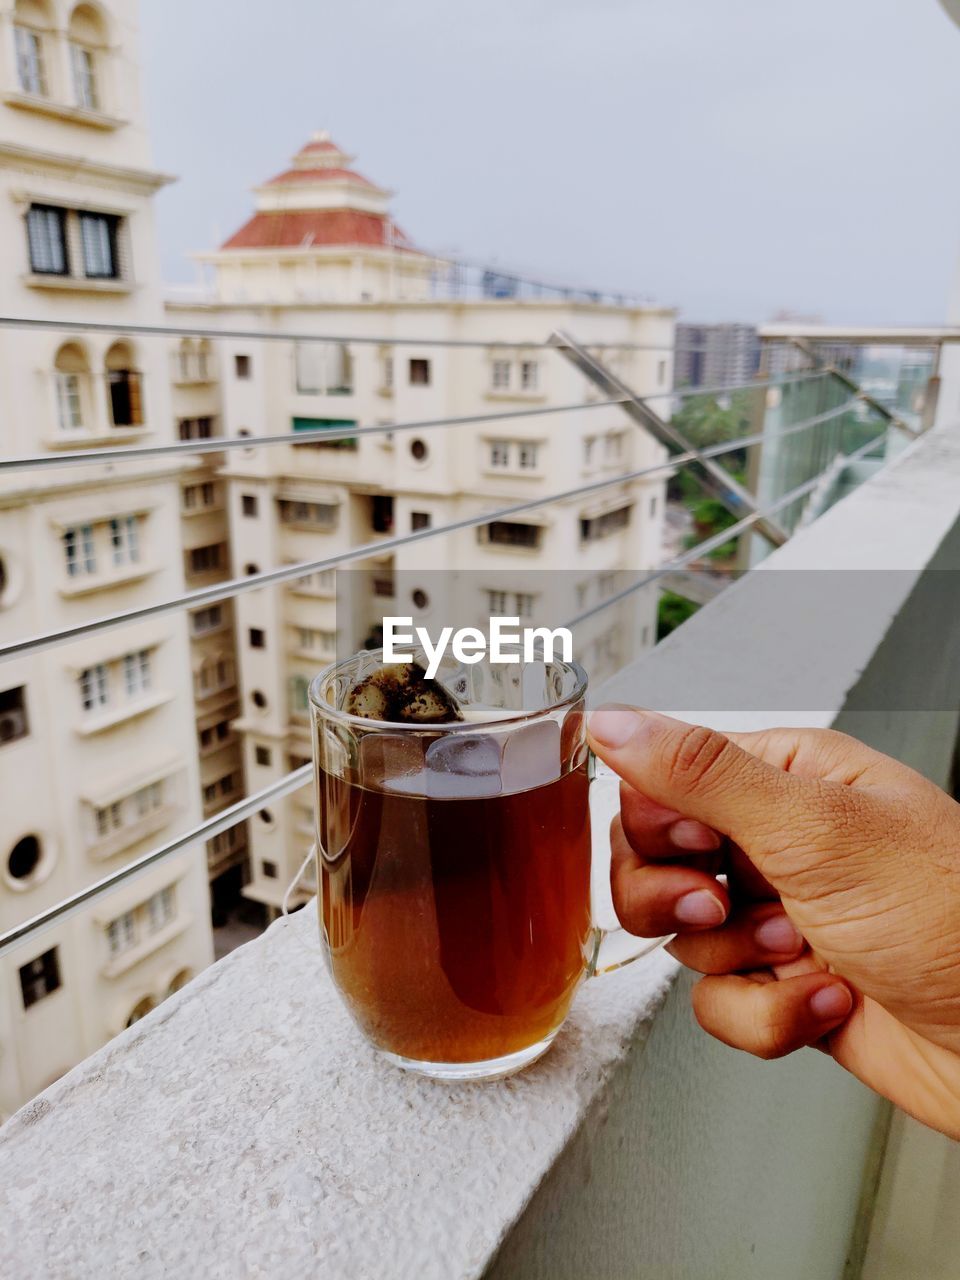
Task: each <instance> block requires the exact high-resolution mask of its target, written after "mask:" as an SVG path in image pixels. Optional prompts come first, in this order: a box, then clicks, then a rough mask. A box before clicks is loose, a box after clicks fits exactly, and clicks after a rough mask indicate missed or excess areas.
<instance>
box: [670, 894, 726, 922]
mask: <svg viewBox="0 0 960 1280" xmlns="http://www.w3.org/2000/svg"><path fill="white" fill-rule="evenodd" d="M673 914H674V916H675V917H676V918H677V920H679V921H680V923H681V924H720V923H722V921H723V920H725V919H726V915H727V911H726V908H725V907H724V905H723V903H722V902H721V901H720V899H719V898H717V897H715V896H714V894H712V893H711V892H710V891H709V889H695V890H694V891H693V893H687V894H684V896H683V897H682V898H681V899H680V901H679V902H678V903H677V905H676V906H675V907H674V909H673Z"/></svg>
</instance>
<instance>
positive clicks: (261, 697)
mask: <svg viewBox="0 0 960 1280" xmlns="http://www.w3.org/2000/svg"><path fill="white" fill-rule="evenodd" d="M250 701H251V702H252V703H253V705H254V706H255V707H256V708H257V709H258V710H260V711H264V710H266V706H267V695H266V694H265V693H264V692H263V690H262V689H254V691H253V693H251V695H250Z"/></svg>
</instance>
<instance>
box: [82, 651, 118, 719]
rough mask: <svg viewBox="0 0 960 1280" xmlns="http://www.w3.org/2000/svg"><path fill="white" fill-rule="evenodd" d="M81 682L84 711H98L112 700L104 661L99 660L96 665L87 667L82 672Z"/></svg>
mask: <svg viewBox="0 0 960 1280" xmlns="http://www.w3.org/2000/svg"><path fill="white" fill-rule="evenodd" d="M79 684H80V701H81V703H82V704H83V709H84V711H96V710H97V708H98V707H105V706H106V705H107V703H108V702H109V701H110V686H109V682H108V676H107V668H106V666H105V665H104V663H102V662H98V663H97V664H96V666H93V667H85V668H84V670H83V671H81V672H80V676H79Z"/></svg>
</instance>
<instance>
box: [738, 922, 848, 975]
mask: <svg viewBox="0 0 960 1280" xmlns="http://www.w3.org/2000/svg"><path fill="white" fill-rule="evenodd" d="M753 936H754V938H755V939H756V941H757V942H758V943H759V945H760V946H761V947H763V948H764V950H765V951H776V952H778V953H779V954H780V955H784V956H788V955H793V953H794V952H795V951H799V950H800V947H801V944H802V943H803V938H801V936H800V934H799V933H798V932H797V931H796V929H795V928H794V927H793V925H792V924H791V922H790V920H789V919H788V917H787V916H770V918H769V919H768V920H764V922H763V924H760V925H757V929H756V932H755V933H754V935H753ZM825 989H826V990H827V991H831V990H833V988H832V987H827V988H825ZM844 989H845V988H842V987H841V988H840V990H844Z"/></svg>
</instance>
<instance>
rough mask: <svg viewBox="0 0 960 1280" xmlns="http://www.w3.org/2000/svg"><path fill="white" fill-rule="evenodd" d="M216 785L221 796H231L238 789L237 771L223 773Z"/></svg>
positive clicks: (238, 778) (238, 777) (238, 776)
mask: <svg viewBox="0 0 960 1280" xmlns="http://www.w3.org/2000/svg"><path fill="white" fill-rule="evenodd" d="M217 787H218V789H219V791H220V794H221V795H222V796H232V795H233V793H234V792H235V791H238V790H239V789H240V775H239V773H236V772H233V773H225V774H224V775H223V777H222V778H221V779H220V780H219V782H218V783H217Z"/></svg>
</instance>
